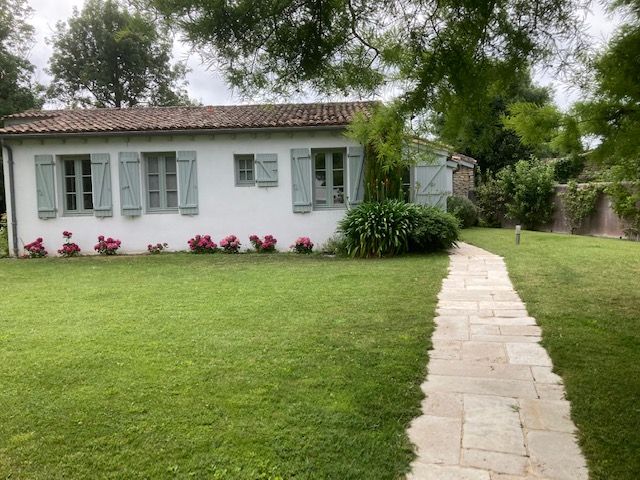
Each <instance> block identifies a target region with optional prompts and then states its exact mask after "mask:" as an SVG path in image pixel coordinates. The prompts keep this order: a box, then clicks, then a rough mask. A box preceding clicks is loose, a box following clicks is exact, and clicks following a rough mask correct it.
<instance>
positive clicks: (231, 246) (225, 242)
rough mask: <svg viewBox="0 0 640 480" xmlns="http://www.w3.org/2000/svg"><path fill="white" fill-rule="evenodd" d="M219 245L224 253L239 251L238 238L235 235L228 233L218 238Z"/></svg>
mask: <svg viewBox="0 0 640 480" xmlns="http://www.w3.org/2000/svg"><path fill="white" fill-rule="evenodd" d="M220 247H221V248H222V251H223V252H224V253H238V252H239V251H240V239H239V238H238V237H236V236H235V235H229V236H227V237H224V238H223V239H222V240H220Z"/></svg>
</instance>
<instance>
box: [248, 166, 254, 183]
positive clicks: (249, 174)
mask: <svg viewBox="0 0 640 480" xmlns="http://www.w3.org/2000/svg"><path fill="white" fill-rule="evenodd" d="M247 180H248V181H250V182H252V181H253V170H251V169H249V170H247Z"/></svg>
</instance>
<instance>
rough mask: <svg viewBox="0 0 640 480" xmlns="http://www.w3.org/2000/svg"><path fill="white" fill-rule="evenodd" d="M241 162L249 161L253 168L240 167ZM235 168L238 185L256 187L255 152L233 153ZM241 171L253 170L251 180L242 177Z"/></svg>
mask: <svg viewBox="0 0 640 480" xmlns="http://www.w3.org/2000/svg"><path fill="white" fill-rule="evenodd" d="M241 162H249V163H250V165H251V168H250V169H249V168H246V164H245V168H240V163H241ZM233 170H234V172H235V179H236V187H255V186H256V156H255V154H253V153H234V154H233ZM241 172H245V173H247V172H251V177H252V178H251V180H248V179H246V178H245V179H244V180H243V179H241V178H240V174H241Z"/></svg>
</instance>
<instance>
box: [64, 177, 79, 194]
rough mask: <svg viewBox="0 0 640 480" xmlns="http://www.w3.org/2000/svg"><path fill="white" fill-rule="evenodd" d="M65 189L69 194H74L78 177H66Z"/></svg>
mask: <svg viewBox="0 0 640 480" xmlns="http://www.w3.org/2000/svg"><path fill="white" fill-rule="evenodd" d="M64 181H65V187H66V191H67V192H68V193H74V192H75V191H76V177H65V179H64Z"/></svg>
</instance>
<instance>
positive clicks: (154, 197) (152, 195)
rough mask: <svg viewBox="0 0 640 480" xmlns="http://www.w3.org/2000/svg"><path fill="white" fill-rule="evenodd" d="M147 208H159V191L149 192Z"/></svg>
mask: <svg viewBox="0 0 640 480" xmlns="http://www.w3.org/2000/svg"><path fill="white" fill-rule="evenodd" d="M149 208H160V192H149Z"/></svg>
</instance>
